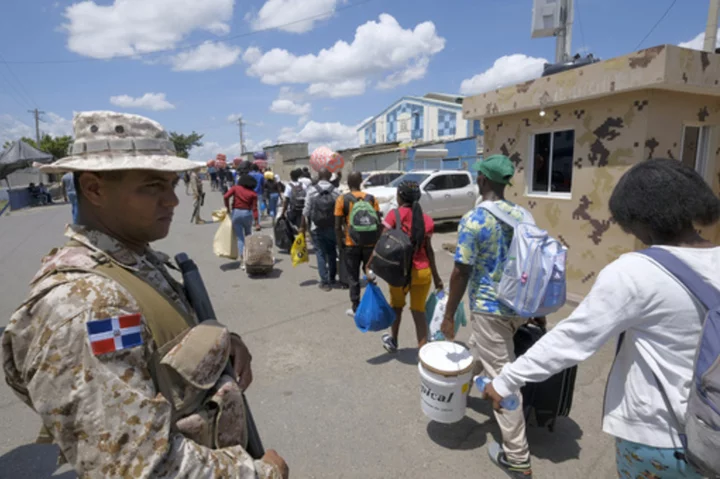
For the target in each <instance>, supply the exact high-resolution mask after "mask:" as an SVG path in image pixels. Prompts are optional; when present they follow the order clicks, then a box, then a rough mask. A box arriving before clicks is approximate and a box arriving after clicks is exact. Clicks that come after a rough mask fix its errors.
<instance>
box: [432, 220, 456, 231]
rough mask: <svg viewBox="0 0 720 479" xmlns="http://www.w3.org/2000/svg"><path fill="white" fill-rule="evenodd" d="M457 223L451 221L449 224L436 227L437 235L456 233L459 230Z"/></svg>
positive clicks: (440, 224)
mask: <svg viewBox="0 0 720 479" xmlns="http://www.w3.org/2000/svg"><path fill="white" fill-rule="evenodd" d="M458 224H459V223H458V222H457V221H449V222H447V223H439V224H436V225H435V231H434V232H435V233H455V232H457V229H458Z"/></svg>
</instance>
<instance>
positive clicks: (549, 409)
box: [513, 324, 577, 432]
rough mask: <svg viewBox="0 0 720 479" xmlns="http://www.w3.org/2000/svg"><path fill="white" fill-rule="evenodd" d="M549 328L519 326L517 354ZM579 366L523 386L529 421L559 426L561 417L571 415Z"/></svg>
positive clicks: (516, 342)
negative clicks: (557, 423) (539, 381)
mask: <svg viewBox="0 0 720 479" xmlns="http://www.w3.org/2000/svg"><path fill="white" fill-rule="evenodd" d="M545 332H546V331H545V329H544V328H541V327H540V326H537V325H535V324H524V325H522V326H521V327H520V328H518V330H517V332H516V333H515V336H514V337H513V342H514V346H515V356H517V357H520V356H522V355H523V354H525V351H527V350H528V349H530V347H531V346H532V345H533V344H535V343H536V342H537V341H538V340H539V339H540V338H541V337H543V335H544V334H545ZM576 375H577V366H573V367H571V368H568V369H566V370H564V371H561V372H559V373H557V374H556V375H554V376H552V377H550V378H548V379H546V380H545V381H543V382H541V383H528V384H526V385H525V386H524V387H523V388H522V395H523V410H524V413H525V420H526V421H527V422H528V423H529V424H535V425H537V426H540V427H547V428H548V430H550V431H551V432H552V431H553V430H554V429H555V420H556V419H557V418H558V417H563V416H565V417H566V416H568V415H569V414H570V408H571V407H572V399H573V392H574V390H575V376H576Z"/></svg>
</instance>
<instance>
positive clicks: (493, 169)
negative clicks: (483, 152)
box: [472, 155, 515, 186]
mask: <svg viewBox="0 0 720 479" xmlns="http://www.w3.org/2000/svg"><path fill="white" fill-rule="evenodd" d="M472 169H473V170H475V171H477V172H479V173H482V175H483V176H484V177H485V178H487V179H488V180H490V181H492V182H493V183H499V184H501V185H509V186H512V183H510V180H512V177H513V175H514V174H515V165H513V163H512V161H510V158H508V157H507V156H505V155H492V156H488V157H487V158H485V159H484V160H479V161H477V162H476V163H475V164H474V165H473V166H472Z"/></svg>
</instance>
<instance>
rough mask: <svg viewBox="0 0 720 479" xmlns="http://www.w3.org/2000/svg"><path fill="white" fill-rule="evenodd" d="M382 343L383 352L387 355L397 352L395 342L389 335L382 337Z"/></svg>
mask: <svg viewBox="0 0 720 479" xmlns="http://www.w3.org/2000/svg"><path fill="white" fill-rule="evenodd" d="M382 343H383V348H385V351H387V352H388V353H396V352H397V347H398V346H397V340H396V339H395V338H393V337H392V336H390V335H389V334H387V333H386V334H383V337H382Z"/></svg>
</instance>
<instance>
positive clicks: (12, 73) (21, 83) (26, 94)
mask: <svg viewBox="0 0 720 479" xmlns="http://www.w3.org/2000/svg"><path fill="white" fill-rule="evenodd" d="M0 61H2V62H3V63H4V64H5V68H7V69H8V71H9V72H10V74H11V75H12V76H13V78H15V80H16V81H17V83H18V85H20V89H21V90H22V91H23V92H24V94H25V97H26V98H27V99H28V100H30V103H31V104H32V105H34V106H36V107H37V103H35V100H34V99H33V97H32V96H30V94H29V93H28V91H27V90H26V89H25V87H24V86H23V82H21V81H20V79H19V78H18V77H17V76H16V75H15V73H14V72H13V71H12V68H10V65H8V63H7V62H6V61H5V58H4V57H3V56H2V53H0ZM16 91H17V90H16Z"/></svg>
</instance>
